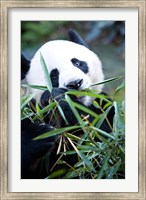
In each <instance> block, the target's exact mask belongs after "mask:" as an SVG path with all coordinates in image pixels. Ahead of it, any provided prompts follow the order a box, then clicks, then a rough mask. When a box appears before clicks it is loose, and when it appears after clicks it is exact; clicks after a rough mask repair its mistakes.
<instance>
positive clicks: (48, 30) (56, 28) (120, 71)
mask: <svg viewBox="0 0 146 200" xmlns="http://www.w3.org/2000/svg"><path fill="white" fill-rule="evenodd" d="M69 29H74V30H76V31H77V32H78V33H79V34H80V35H81V36H82V38H83V39H84V40H85V41H86V43H87V44H88V46H89V48H90V49H91V50H92V51H94V52H95V53H96V54H97V55H98V56H99V58H100V60H101V62H102V65H103V71H104V74H105V79H108V78H113V77H115V76H123V78H122V79H120V80H117V81H113V82H110V83H107V84H105V86H104V91H105V92H107V93H108V94H109V95H111V96H112V95H113V93H114V90H115V89H116V88H117V87H118V86H119V85H120V84H121V83H122V81H123V80H124V76H125V22H124V21H22V22H21V51H22V53H23V54H24V55H25V56H26V57H27V58H28V59H31V58H32V57H33V55H34V54H35V52H36V51H37V50H38V48H39V47H40V46H41V45H42V44H44V43H46V42H47V41H50V40H56V39H64V40H68V39H69V38H68V30H69ZM116 97H117V95H116ZM118 98H119V99H121V100H123V99H124V90H122V92H120V94H119V95H118Z"/></svg>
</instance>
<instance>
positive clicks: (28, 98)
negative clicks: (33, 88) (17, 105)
mask: <svg viewBox="0 0 146 200" xmlns="http://www.w3.org/2000/svg"><path fill="white" fill-rule="evenodd" d="M33 97H34V94H31V95H28V96H23V97H22V98H21V110H23V109H24V107H25V106H26V105H27V104H28V103H29V102H30V101H31V99H33Z"/></svg>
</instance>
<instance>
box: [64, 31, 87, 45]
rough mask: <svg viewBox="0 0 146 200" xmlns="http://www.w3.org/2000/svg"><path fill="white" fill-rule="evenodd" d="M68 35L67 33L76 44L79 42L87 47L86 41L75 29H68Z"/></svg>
mask: <svg viewBox="0 0 146 200" xmlns="http://www.w3.org/2000/svg"><path fill="white" fill-rule="evenodd" d="M68 35H69V39H70V41H72V42H75V43H77V44H80V45H83V46H85V47H87V48H89V47H88V45H87V44H86V42H85V41H84V40H83V39H82V38H81V36H80V35H79V34H78V33H77V32H76V31H74V30H72V29H70V30H69V31H68Z"/></svg>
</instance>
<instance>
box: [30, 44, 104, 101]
mask: <svg viewBox="0 0 146 200" xmlns="http://www.w3.org/2000/svg"><path fill="white" fill-rule="evenodd" d="M40 52H41V54H42V56H43V58H44V60H45V62H46V64H47V67H48V71H49V72H50V71H51V70H52V69H54V68H57V69H58V71H59V87H62V88H65V86H66V85H67V84H68V83H69V82H71V81H73V80H77V79H83V84H82V85H81V87H80V88H79V89H80V90H84V89H86V88H89V86H90V85H91V84H94V83H97V82H102V81H103V79H104V76H103V72H102V65H101V62H100V60H99V59H98V57H97V56H96V54H94V53H93V52H92V51H90V50H89V49H87V48H86V47H84V46H82V45H79V44H76V43H73V42H70V41H65V40H54V41H50V42H47V43H45V44H44V45H43V46H42V47H41V48H40V49H39V50H38V51H37V52H36V54H35V56H34V58H33V59H32V61H31V67H30V70H29V72H28V74H27V76H26V80H27V83H28V84H30V85H41V86H46V80H45V75H44V71H43V69H42V66H41V62H40ZM72 58H77V59H78V60H81V61H85V62H86V63H87V65H88V68H89V72H88V73H87V74H85V73H84V72H82V71H81V70H80V69H78V68H77V67H75V66H73V64H72V63H71V59H72ZM102 87H103V85H98V86H94V87H93V89H94V90H97V92H101V90H102ZM30 93H34V94H35V96H36V99H37V100H38V101H40V97H41V95H42V93H43V91H42V90H38V89H32V88H29V89H28V90H27V94H30ZM84 99H85V98H84ZM83 103H84V105H89V104H90V103H91V101H90V100H89V98H87V99H86V100H85V101H84V102H83Z"/></svg>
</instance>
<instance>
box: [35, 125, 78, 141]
mask: <svg viewBox="0 0 146 200" xmlns="http://www.w3.org/2000/svg"><path fill="white" fill-rule="evenodd" d="M80 128H81V126H69V127H65V128H58V129H55V130H52V131H49V132H46V133H44V134H42V135H40V136H38V137H35V138H34V139H33V140H38V139H44V138H48V137H51V136H55V135H58V134H61V133H64V132H68V131H72V130H75V129H80Z"/></svg>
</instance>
